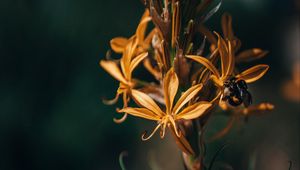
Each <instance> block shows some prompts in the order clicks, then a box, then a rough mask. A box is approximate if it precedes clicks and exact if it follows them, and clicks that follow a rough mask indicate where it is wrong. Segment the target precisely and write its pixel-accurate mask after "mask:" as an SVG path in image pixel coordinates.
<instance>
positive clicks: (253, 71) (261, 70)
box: [236, 64, 269, 83]
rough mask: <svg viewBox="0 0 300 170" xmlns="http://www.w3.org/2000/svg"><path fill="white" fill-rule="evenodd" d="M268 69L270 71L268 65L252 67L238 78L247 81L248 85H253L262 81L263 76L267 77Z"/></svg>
mask: <svg viewBox="0 0 300 170" xmlns="http://www.w3.org/2000/svg"><path fill="white" fill-rule="evenodd" d="M268 69H269V66H268V65H264V64H260V65H256V66H254V67H251V68H249V69H247V70H245V71H243V72H242V73H240V74H239V75H237V76H236V78H238V79H242V80H245V81H246V83H252V82H254V81H256V80H258V79H260V78H261V77H262V76H263V75H265V74H266V72H267V71H268Z"/></svg>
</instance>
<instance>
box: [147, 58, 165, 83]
mask: <svg viewBox="0 0 300 170" xmlns="http://www.w3.org/2000/svg"><path fill="white" fill-rule="evenodd" d="M143 64H144V67H145V68H146V69H147V70H148V71H149V72H150V73H151V74H152V75H153V76H154V77H155V78H156V80H161V73H160V72H159V71H158V70H157V69H155V68H154V67H153V66H152V64H151V61H150V59H149V58H146V59H145V60H144V62H143Z"/></svg>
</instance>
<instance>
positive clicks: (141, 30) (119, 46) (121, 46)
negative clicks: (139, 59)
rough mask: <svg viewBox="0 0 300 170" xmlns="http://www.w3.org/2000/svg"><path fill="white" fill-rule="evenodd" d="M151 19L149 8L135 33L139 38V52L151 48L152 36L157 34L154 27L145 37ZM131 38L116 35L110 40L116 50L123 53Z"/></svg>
mask: <svg viewBox="0 0 300 170" xmlns="http://www.w3.org/2000/svg"><path fill="white" fill-rule="evenodd" d="M149 21H151V17H150V14H149V10H148V9H146V10H145V12H144V14H143V16H142V18H141V20H140V23H139V25H138V27H137V29H136V32H135V34H134V36H136V38H137V44H138V47H137V48H138V50H137V53H141V52H145V51H146V50H147V49H148V48H149V46H150V43H151V40H152V37H153V35H154V34H155V30H156V29H153V30H152V31H151V32H150V33H149V35H148V36H147V37H146V38H145V32H146V29H147V26H148V23H149ZM131 38H132V37H131ZM129 40H130V38H129V39H128V38H125V37H116V38H113V39H112V40H111V41H110V46H111V48H112V49H113V50H114V52H116V53H123V52H124V50H125V48H126V45H127V44H128V43H129Z"/></svg>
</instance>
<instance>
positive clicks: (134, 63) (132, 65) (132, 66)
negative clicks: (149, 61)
mask: <svg viewBox="0 0 300 170" xmlns="http://www.w3.org/2000/svg"><path fill="white" fill-rule="evenodd" d="M147 56H148V53H147V52H145V53H142V54H140V55H138V56H137V57H135V58H134V59H133V60H132V61H131V63H130V74H131V73H132V72H133V70H134V69H135V68H136V66H137V65H138V64H139V63H140V62H141V61H143V59H144V58H146V57H147Z"/></svg>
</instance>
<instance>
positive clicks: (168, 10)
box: [100, 0, 274, 156]
mask: <svg viewBox="0 0 300 170" xmlns="http://www.w3.org/2000/svg"><path fill="white" fill-rule="evenodd" d="M212 4H213V3H212V1H211V0H203V1H195V0H186V1H181V0H172V1H169V0H164V1H153V0H146V1H144V5H145V7H146V9H145V12H144V14H143V16H142V18H141V20H140V22H139V24H138V26H137V29H136V32H135V33H134V35H133V36H131V37H130V38H125V37H116V38H114V39H112V40H111V42H110V45H111V48H112V50H113V51H114V52H115V53H118V54H121V55H122V56H121V57H120V58H119V59H111V58H109V57H108V59H106V60H101V61H100V65H101V67H102V68H103V69H104V70H105V71H107V72H108V73H109V74H110V75H111V76H112V77H114V78H115V79H116V80H117V81H119V88H118V90H117V92H116V97H115V98H114V99H113V100H110V101H107V100H105V103H106V104H114V103H116V102H117V100H118V98H119V96H122V99H123V107H122V108H121V109H117V112H118V113H120V114H124V115H123V116H122V118H121V119H114V120H115V122H117V123H121V122H123V121H125V119H126V117H127V115H128V114H129V115H132V116H136V117H140V118H144V119H148V120H152V121H155V122H156V127H155V128H154V130H153V131H152V132H151V133H150V134H147V133H146V132H145V133H144V134H143V135H142V140H148V139H149V138H151V137H152V136H153V135H154V134H155V132H157V131H158V130H160V137H161V138H163V137H164V136H165V132H166V129H167V128H168V129H169V130H170V131H171V132H172V134H173V136H174V138H175V141H176V143H177V144H178V146H179V148H180V149H181V150H182V151H183V152H184V153H185V154H187V155H193V156H196V155H197V154H199V150H201V148H198V149H197V148H196V146H193V144H191V143H190V142H189V135H191V132H190V129H191V128H189V126H191V125H192V126H196V124H197V125H199V126H197V127H198V131H201V130H202V129H203V127H204V126H205V125H206V123H207V120H208V118H209V117H211V116H212V115H213V113H214V112H215V111H216V110H217V109H219V110H221V111H223V112H226V113H229V114H228V115H229V116H231V117H232V119H230V121H229V122H228V126H227V127H225V128H224V129H223V130H222V131H220V132H219V133H218V134H216V135H215V136H214V137H213V138H214V139H216V138H218V137H221V136H223V135H224V134H226V133H227V131H228V130H229V129H230V128H231V126H232V124H233V121H232V120H237V119H236V116H248V115H252V114H253V113H261V112H264V111H267V110H272V109H273V107H274V106H273V105H272V104H270V103H259V104H257V105H252V100H253V99H252V95H251V93H250V89H248V84H250V83H253V82H255V81H257V80H258V79H260V78H261V77H263V75H265V73H266V72H267V71H268V69H269V66H268V65H265V64H260V65H256V66H253V67H251V68H249V69H247V70H245V71H242V72H240V71H239V69H238V67H237V66H238V64H242V63H246V62H249V61H252V60H254V59H258V58H261V57H263V56H265V55H266V54H267V51H264V50H261V49H259V48H253V49H249V50H245V51H242V52H239V49H240V46H241V41H240V40H239V39H238V38H237V37H236V36H235V35H234V32H233V30H232V18H231V16H230V15H229V14H227V13H225V14H224V15H223V16H222V20H221V27H222V35H220V34H219V33H217V32H211V31H210V30H209V29H207V28H206V27H205V24H204V23H205V21H206V20H208V19H209V18H210V17H211V16H212V15H213V14H214V13H215V12H216V11H217V10H218V9H219V7H220V5H221V3H218V4H217V5H216V6H214V7H212ZM209 9H210V10H209ZM150 22H152V23H153V25H154V27H153V28H151V29H149V28H148V24H149V23H150ZM207 40H208V42H207ZM208 44H209V46H207V45H208ZM140 64H142V65H143V66H144V68H145V69H146V70H147V71H148V72H149V73H150V74H151V75H152V76H153V77H154V79H156V81H154V82H148V81H147V80H140V79H136V78H135V77H133V76H132V73H133V71H134V70H135V69H136V68H137V67H138V66H139V65H140ZM131 99H132V100H133V101H134V102H135V107H131V106H129V105H130V102H129V101H130V100H131ZM193 135H195V134H193ZM196 135H199V133H197V134H196ZM198 142H201V141H198ZM202 142H203V141H202Z"/></svg>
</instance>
